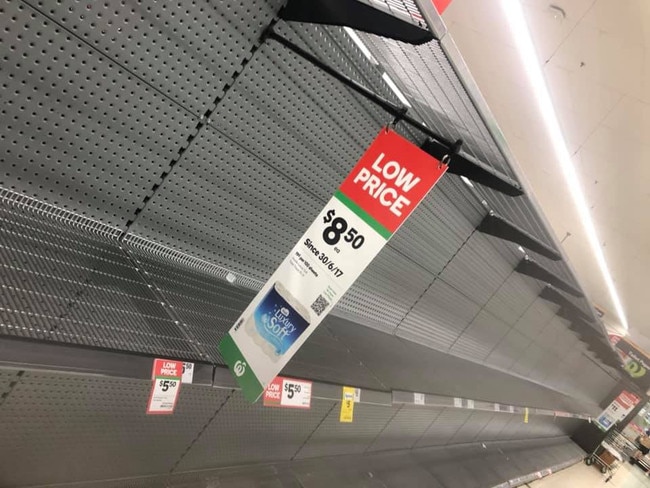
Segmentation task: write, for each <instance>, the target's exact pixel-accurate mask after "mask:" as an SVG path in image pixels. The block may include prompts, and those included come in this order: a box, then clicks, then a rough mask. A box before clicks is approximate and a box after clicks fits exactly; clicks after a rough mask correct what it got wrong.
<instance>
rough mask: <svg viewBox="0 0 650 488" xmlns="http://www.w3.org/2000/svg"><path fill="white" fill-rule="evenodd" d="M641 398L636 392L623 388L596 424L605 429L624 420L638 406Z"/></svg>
mask: <svg viewBox="0 0 650 488" xmlns="http://www.w3.org/2000/svg"><path fill="white" fill-rule="evenodd" d="M640 401H641V399H640V398H639V397H638V396H636V395H635V394H634V393H630V392H629V391H626V390H623V391H622V392H621V393H620V394H619V395H618V396H617V397H616V398H615V399H614V401H613V402H612V403H610V404H609V406H608V407H607V408H606V409H605V410H604V411H603V413H601V414H600V416H599V417H598V418H597V419H596V425H597V426H598V427H599V428H600V429H601V430H604V431H607V430H609V428H610V427H611V426H612V425H614V424H616V423H617V422H620V421H621V420H623V419H624V418H625V417H627V415H628V414H629V413H630V412H631V411H632V410H633V409H634V407H636V406H637V404H638V403H639V402H640Z"/></svg>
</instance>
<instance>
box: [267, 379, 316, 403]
mask: <svg viewBox="0 0 650 488" xmlns="http://www.w3.org/2000/svg"><path fill="white" fill-rule="evenodd" d="M311 386H312V382H311V381H303V380H294V379H292V378H284V377H282V376H277V377H276V378H275V379H274V380H273V381H271V383H269V385H268V386H267V387H266V390H265V391H264V406H265V407H286V408H305V409H307V408H310V407H311Z"/></svg>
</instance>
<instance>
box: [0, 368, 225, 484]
mask: <svg viewBox="0 0 650 488" xmlns="http://www.w3.org/2000/svg"><path fill="white" fill-rule="evenodd" d="M150 388H151V383H150V382H149V381H141V380H126V379H111V378H105V377H104V378H102V377H91V376H83V375H65V374H56V373H35V372H26V373H25V374H24V375H23V376H22V378H21V379H20V382H19V383H18V385H16V386H15V387H14V389H13V391H12V392H11V395H9V396H8V397H7V398H6V400H5V401H4V402H3V403H2V404H1V405H0V432H1V433H2V436H1V437H2V442H1V443H0V456H1V457H2V459H3V462H2V463H0V484H2V485H3V486H30V485H35V484H39V485H40V484H49V483H63V482H73V481H88V480H94V479H98V480H101V479H110V478H117V477H135V476H141V475H149V474H159V473H166V472H168V471H169V470H170V469H171V467H172V466H173V465H174V463H175V462H176V460H177V459H179V458H180V456H181V455H182V453H183V452H184V451H185V449H186V448H187V447H188V446H189V445H190V443H191V442H192V440H193V439H194V438H195V436H196V435H197V434H198V432H200V430H201V428H202V427H203V425H204V424H205V423H207V422H208V420H209V419H210V417H211V416H212V415H213V414H214V412H215V411H216V409H217V408H218V407H219V405H220V404H221V403H222V402H223V401H224V399H225V398H226V396H227V394H228V392H225V391H223V390H215V389H212V388H206V387H196V386H194V387H187V388H184V389H183V391H182V392H181V396H180V398H179V400H178V404H177V407H176V414H175V415H173V416H166V417H165V416H163V417H161V416H147V415H145V408H146V403H147V399H148V395H149V390H150Z"/></svg>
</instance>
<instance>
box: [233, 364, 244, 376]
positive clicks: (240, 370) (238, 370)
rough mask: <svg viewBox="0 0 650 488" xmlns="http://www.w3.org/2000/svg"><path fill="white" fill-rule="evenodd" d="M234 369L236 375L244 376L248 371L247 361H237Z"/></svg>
mask: <svg viewBox="0 0 650 488" xmlns="http://www.w3.org/2000/svg"><path fill="white" fill-rule="evenodd" d="M232 369H233V371H234V372H235V375H236V376H243V375H244V373H245V372H246V363H245V362H244V361H237V362H236V363H235V366H234V367H233V368H232Z"/></svg>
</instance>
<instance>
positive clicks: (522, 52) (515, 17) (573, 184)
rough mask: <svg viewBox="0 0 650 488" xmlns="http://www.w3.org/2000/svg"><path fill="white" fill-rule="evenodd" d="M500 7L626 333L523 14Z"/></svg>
mask: <svg viewBox="0 0 650 488" xmlns="http://www.w3.org/2000/svg"><path fill="white" fill-rule="evenodd" d="M501 6H502V8H503V12H504V13H505V16H506V18H507V20H508V24H509V25H510V30H511V32H512V36H513V39H514V43H515V46H516V47H517V50H518V51H519V56H520V58H521V62H522V64H523V66H524V68H525V70H526V74H527V75H528V80H529V82H530V85H531V87H532V89H533V94H534V96H535V100H536V101H537V105H538V108H539V111H540V113H541V115H542V119H543V120H544V124H545V126H546V130H547V131H548V134H549V137H550V140H551V144H552V147H553V150H554V151H555V155H556V157H557V159H558V162H559V163H560V168H561V169H562V174H563V176H564V179H565V181H566V183H567V186H568V187H569V193H570V194H571V197H572V198H573V202H574V204H575V206H576V209H577V210H578V214H579V216H580V220H581V221H582V224H583V226H584V229H585V232H586V234H587V239H588V241H589V245H590V246H591V249H592V252H593V254H594V256H595V257H596V262H597V264H598V267H599V269H600V271H601V273H602V275H603V279H604V280H605V284H606V286H607V290H608V291H609V294H610V296H611V299H612V302H613V303H614V307H615V309H616V313H617V315H618V317H619V321H620V323H621V325H622V326H623V328H624V329H625V330H626V331H627V330H628V324H627V319H626V317H625V311H624V309H623V304H622V303H621V300H620V298H619V296H618V292H617V290H616V286H615V285H614V280H613V278H612V275H611V273H610V271H609V267H608V265H607V261H606V259H605V255H604V253H603V250H602V247H601V245H600V240H599V239H598V234H597V232H596V227H595V225H594V222H593V220H592V218H591V214H590V213H589V207H588V205H587V200H586V198H585V195H584V191H583V189H582V186H581V185H580V179H579V177H578V174H577V172H576V169H575V167H574V166H573V162H572V161H571V154H570V153H569V149H568V147H567V145H566V141H565V140H564V135H563V133H562V129H561V127H560V123H559V121H558V118H557V114H556V113H555V108H554V106H553V102H552V100H551V96H550V93H549V91H548V87H547V86H546V82H545V80H544V74H543V73H542V69H541V67H540V63H539V59H538V57H537V52H536V50H535V47H534V45H533V41H532V38H531V35H530V31H529V30H528V25H527V23H526V18H525V16H524V11H523V8H522V6H521V3H520V1H519V0H501Z"/></svg>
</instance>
